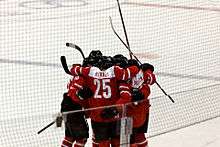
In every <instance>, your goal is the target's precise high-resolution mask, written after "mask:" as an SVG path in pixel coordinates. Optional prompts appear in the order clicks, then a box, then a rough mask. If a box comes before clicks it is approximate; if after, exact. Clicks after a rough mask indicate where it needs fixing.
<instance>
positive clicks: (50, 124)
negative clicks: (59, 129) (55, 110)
mask: <svg viewBox="0 0 220 147" xmlns="http://www.w3.org/2000/svg"><path fill="white" fill-rule="evenodd" d="M55 122H56V120H54V121H52V122H51V123H49V124H48V125H47V126H45V127H44V128H43V129H41V130H40V131H38V132H37V134H40V133H41V132H43V131H44V130H46V129H47V128H49V127H50V126H52V125H53V124H54V123H55Z"/></svg>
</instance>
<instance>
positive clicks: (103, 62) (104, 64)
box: [97, 56, 113, 70]
mask: <svg viewBox="0 0 220 147" xmlns="http://www.w3.org/2000/svg"><path fill="white" fill-rule="evenodd" d="M111 66H113V62H112V57H111V56H102V58H101V59H100V60H99V61H98V63H97V67H99V68H100V69H101V70H105V69H108V68H109V67H111Z"/></svg>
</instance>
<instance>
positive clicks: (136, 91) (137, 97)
mask: <svg viewBox="0 0 220 147" xmlns="http://www.w3.org/2000/svg"><path fill="white" fill-rule="evenodd" d="M143 99H144V95H143V94H142V93H141V91H140V90H139V89H136V88H135V89H133V90H132V101H133V102H136V101H140V100H143Z"/></svg>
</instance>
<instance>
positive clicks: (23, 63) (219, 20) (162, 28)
mask: <svg viewBox="0 0 220 147" xmlns="http://www.w3.org/2000/svg"><path fill="white" fill-rule="evenodd" d="M120 3H121V8H122V13H123V16H124V19H125V25H126V29H127V33H128V39H129V42H130V46H131V50H132V51H133V52H134V54H135V55H137V57H138V58H139V59H140V60H141V61H142V62H149V63H151V64H153V65H154V66H155V73H156V75H157V81H158V83H160V84H161V86H162V87H163V88H164V89H165V90H166V92H167V93H168V94H170V95H171V96H172V98H173V99H174V100H175V103H174V104H173V103H172V102H171V101H169V99H168V98H167V97H166V96H164V94H163V93H162V92H161V90H160V89H159V88H158V87H157V86H156V85H153V86H152V94H151V95H150V99H151V105H152V106H151V115H150V125H149V133H148V134H147V136H149V147H218V146H220V117H219V116H220V0H196V1H191V0H175V1H168V0H167V1H166V0H121V1H120ZM109 16H111V18H112V21H113V24H114V27H115V29H116V31H117V32H118V33H119V34H120V36H122V38H123V39H124V40H125V38H124V32H123V29H122V25H121V20H120V16H119V12H118V7H117V2H116V0H93V1H90V0H17V1H16V0H0V50H1V52H0V73H1V74H0V87H1V91H0V99H1V100H0V106H1V113H0V132H1V139H0V146H1V147H19V146H25V147H26V146H27V147H41V146H46V147H55V146H57V147H58V146H59V145H60V142H61V140H62V138H63V136H64V129H63V128H55V127H54V126H52V127H50V128H49V129H48V130H46V131H45V132H43V133H42V134H40V135H37V131H39V130H40V129H41V128H42V127H44V126H45V125H47V124H48V123H50V122H51V121H52V120H53V116H54V115H55V114H56V113H58V112H59V110H60V102H61V100H62V95H63V92H65V91H66V84H67V82H68V81H69V79H70V78H71V77H70V76H69V75H67V74H65V73H64V71H63V69H62V67H61V63H60V56H61V55H65V56H66V58H67V61H68V64H69V65H71V64H72V63H81V62H82V58H81V56H80V54H79V53H78V52H77V51H75V50H73V49H71V48H67V47H66V46H65V43H66V42H73V43H75V44H77V45H79V46H80V47H81V48H82V49H83V51H84V53H85V54H86V55H88V54H89V52H90V51H91V50H93V49H99V50H101V51H102V52H103V54H105V55H115V54H118V53H121V54H124V55H126V56H127V57H129V56H128V51H127V49H126V48H125V47H124V46H123V44H122V43H121V42H120V41H119V40H118V38H117V37H116V36H115V35H114V33H113V31H112V29H111V26H110V23H109ZM87 146H88V147H90V146H91V140H89V141H88V144H87Z"/></svg>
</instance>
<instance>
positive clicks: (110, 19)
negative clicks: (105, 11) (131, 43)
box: [109, 16, 129, 48]
mask: <svg viewBox="0 0 220 147" xmlns="http://www.w3.org/2000/svg"><path fill="white" fill-rule="evenodd" d="M109 21H110V25H111V28H112V30H113V32H114V33H115V35H116V36H117V37H118V39H119V40H120V41H121V42H122V43H123V44H124V46H125V47H126V48H129V47H128V46H127V44H126V43H125V42H124V41H123V40H122V39H121V37H120V36H119V35H118V33H117V32H116V31H115V28H114V26H113V24H112V18H111V16H109Z"/></svg>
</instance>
